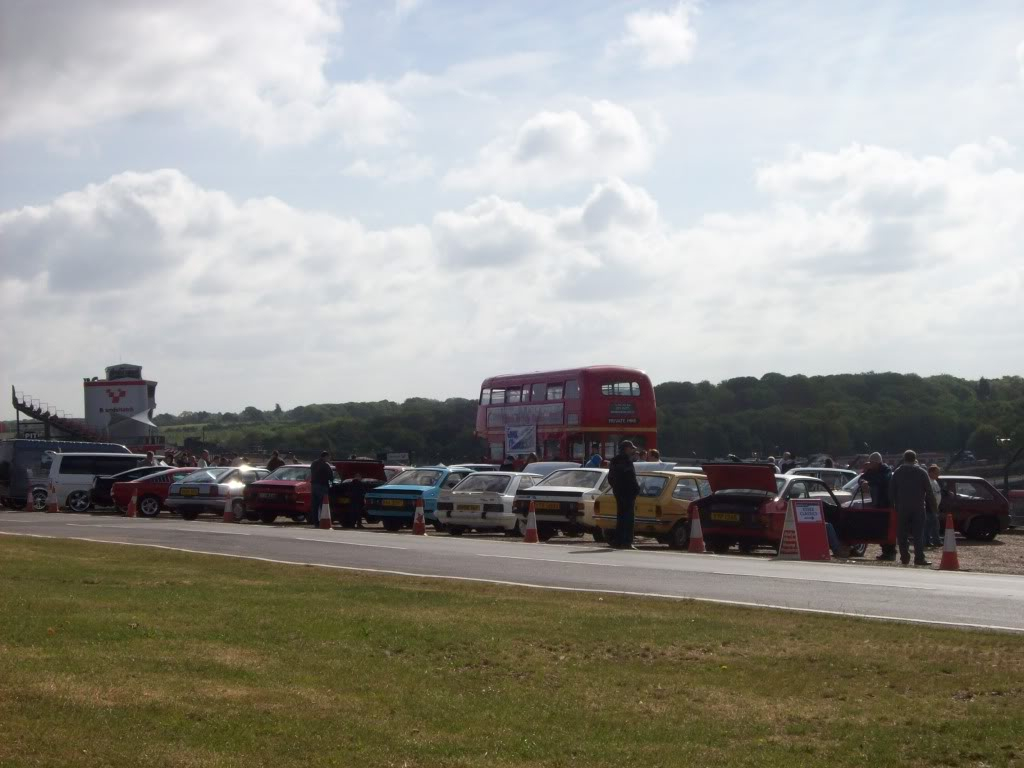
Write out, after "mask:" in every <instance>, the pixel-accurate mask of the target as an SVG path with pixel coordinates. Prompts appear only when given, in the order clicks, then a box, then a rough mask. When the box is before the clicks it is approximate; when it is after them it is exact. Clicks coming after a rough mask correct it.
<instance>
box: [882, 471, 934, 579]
mask: <svg viewBox="0 0 1024 768" xmlns="http://www.w3.org/2000/svg"><path fill="white" fill-rule="evenodd" d="M889 496H890V497H891V498H892V503H893V505H894V506H895V507H896V527H897V532H896V544H897V545H898V546H899V548H900V562H901V563H903V565H909V564H910V542H909V539H910V537H911V536H913V538H914V565H931V563H929V562H928V560H927V559H926V558H925V554H924V549H925V519H926V517H927V513H928V512H931V513H932V514H933V515H934V514H936V507H935V497H934V496H933V495H932V484H931V481H930V480H929V479H928V473H927V472H926V471H925V469H924V467H922V466H921V465H920V464H918V463H917V454H916V453H914V452H913V451H907V452H906V453H904V454H903V463H902V464H900V466H899V467H897V468H896V471H895V472H893V473H892V479H891V480H890V481H889Z"/></svg>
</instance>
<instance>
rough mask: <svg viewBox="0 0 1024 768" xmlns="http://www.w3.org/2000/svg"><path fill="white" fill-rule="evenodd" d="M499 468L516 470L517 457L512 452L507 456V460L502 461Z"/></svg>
mask: <svg viewBox="0 0 1024 768" xmlns="http://www.w3.org/2000/svg"><path fill="white" fill-rule="evenodd" d="M498 469H499V470H500V471H502V472H515V471H516V457H515V456H513V455H512V454H511V453H510V454H509V455H508V456H506V457H505V460H504V461H503V462H501V466H500V467H498Z"/></svg>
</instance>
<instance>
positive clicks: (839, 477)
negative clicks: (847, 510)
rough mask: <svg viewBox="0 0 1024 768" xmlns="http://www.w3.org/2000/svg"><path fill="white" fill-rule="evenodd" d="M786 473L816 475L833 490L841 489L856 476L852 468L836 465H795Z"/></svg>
mask: <svg viewBox="0 0 1024 768" xmlns="http://www.w3.org/2000/svg"><path fill="white" fill-rule="evenodd" d="M786 474H787V475H801V476H802V477H816V478H818V479H819V480H822V481H824V483H825V485H827V486H828V487H829V488H831V489H832V490H833V491H838V490H841V489H842V488H843V486H844V485H846V484H847V483H848V482H850V481H851V480H853V478H855V477H857V473H856V472H854V471H853V470H852V469H839V468H838V467H795V468H793V469H791V470H789V471H788V472H787V473H786ZM840 501H844V499H840Z"/></svg>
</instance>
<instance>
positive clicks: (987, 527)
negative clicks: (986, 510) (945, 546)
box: [967, 517, 999, 541]
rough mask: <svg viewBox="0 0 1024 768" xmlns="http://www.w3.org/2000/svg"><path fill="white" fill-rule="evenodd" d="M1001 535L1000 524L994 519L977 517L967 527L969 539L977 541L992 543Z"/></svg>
mask: <svg viewBox="0 0 1024 768" xmlns="http://www.w3.org/2000/svg"><path fill="white" fill-rule="evenodd" d="M997 533H999V522H998V521H997V520H996V519H995V518H994V517H976V518H974V519H973V520H971V523H970V525H968V526H967V538H968V539H974V540H975V541H992V539H994V538H995V537H996V534H997Z"/></svg>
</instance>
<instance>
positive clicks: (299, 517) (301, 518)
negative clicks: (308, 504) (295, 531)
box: [246, 513, 306, 523]
mask: <svg viewBox="0 0 1024 768" xmlns="http://www.w3.org/2000/svg"><path fill="white" fill-rule="evenodd" d="M246 514H247V515H249V514H255V513H246ZM252 519H254V520H259V519H260V516H259V515H255V517H254V518H252ZM292 522H293V523H304V522H306V516H305V515H292Z"/></svg>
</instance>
